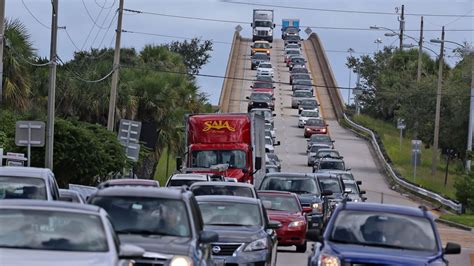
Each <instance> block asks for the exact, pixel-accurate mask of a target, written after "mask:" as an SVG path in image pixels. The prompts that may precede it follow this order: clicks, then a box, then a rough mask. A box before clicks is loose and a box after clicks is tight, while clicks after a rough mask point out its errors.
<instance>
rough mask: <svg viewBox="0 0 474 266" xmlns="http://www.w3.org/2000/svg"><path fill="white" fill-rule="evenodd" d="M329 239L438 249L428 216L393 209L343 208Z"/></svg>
mask: <svg viewBox="0 0 474 266" xmlns="http://www.w3.org/2000/svg"><path fill="white" fill-rule="evenodd" d="M329 240H330V241H335V242H343V243H350V244H356V245H364V246H380V247H383V248H394V249H403V250H420V251H430V252H436V251H437V250H438V246H437V243H438V242H437V240H436V236H435V233H434V229H433V226H432V225H431V223H430V221H429V220H428V219H427V218H424V217H415V216H404V215H400V214H393V213H381V212H365V211H353V210H342V211H341V212H339V214H338V216H337V218H336V221H335V223H334V226H333V227H332V231H331V234H330V238H329Z"/></svg>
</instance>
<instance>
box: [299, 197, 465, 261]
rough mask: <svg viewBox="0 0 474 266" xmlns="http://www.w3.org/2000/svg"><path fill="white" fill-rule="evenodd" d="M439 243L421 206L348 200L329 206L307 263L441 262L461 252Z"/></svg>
mask: <svg viewBox="0 0 474 266" xmlns="http://www.w3.org/2000/svg"><path fill="white" fill-rule="evenodd" d="M441 245H442V244H441V239H440V236H439V234H438V231H437V229H436V224H435V221H434V218H433V216H432V215H431V213H429V212H428V211H427V209H426V208H425V207H420V208H412V207H404V206H396V205H383V204H375V203H351V202H348V203H345V204H340V205H339V206H338V207H337V208H336V209H335V211H334V213H333V216H332V217H331V219H330V220H329V222H328V224H327V227H326V230H325V231H324V234H323V236H322V239H319V242H316V244H315V245H314V247H313V253H312V254H311V256H310V257H309V261H308V265H310V266H316V265H318V266H324V265H326V266H329V265H331V266H336V265H446V264H447V260H446V258H445V255H447V254H459V253H460V252H461V247H460V246H459V245H458V244H455V243H447V245H446V247H445V248H444V249H443V247H442V246H441Z"/></svg>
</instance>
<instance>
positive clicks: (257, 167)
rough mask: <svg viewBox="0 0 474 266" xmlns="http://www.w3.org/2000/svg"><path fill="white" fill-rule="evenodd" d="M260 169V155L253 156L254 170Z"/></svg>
mask: <svg viewBox="0 0 474 266" xmlns="http://www.w3.org/2000/svg"><path fill="white" fill-rule="evenodd" d="M260 169H262V157H255V170H260Z"/></svg>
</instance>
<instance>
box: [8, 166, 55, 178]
mask: <svg viewBox="0 0 474 266" xmlns="http://www.w3.org/2000/svg"><path fill="white" fill-rule="evenodd" d="M49 174H52V172H51V170H49V169H48V168H37V167H17V166H2V167H0V176H14V177H22V176H23V177H35V178H46V177H47V176H48V175H49Z"/></svg>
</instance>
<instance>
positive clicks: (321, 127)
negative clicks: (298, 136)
mask: <svg viewBox="0 0 474 266" xmlns="http://www.w3.org/2000/svg"><path fill="white" fill-rule="evenodd" d="M327 133H328V125H327V124H326V122H324V120H323V119H321V118H312V119H308V120H307V121H306V124H305V125H304V137H305V138H309V137H311V135H313V134H327Z"/></svg>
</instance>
